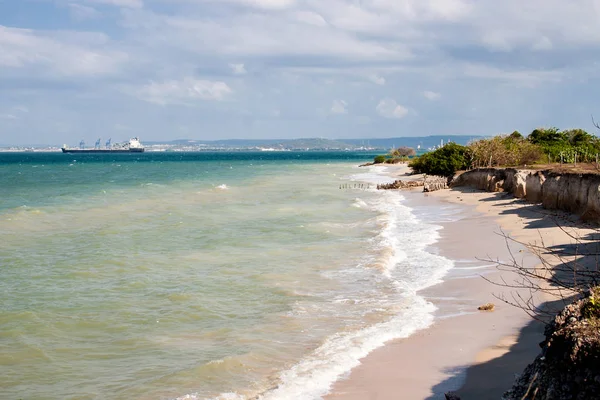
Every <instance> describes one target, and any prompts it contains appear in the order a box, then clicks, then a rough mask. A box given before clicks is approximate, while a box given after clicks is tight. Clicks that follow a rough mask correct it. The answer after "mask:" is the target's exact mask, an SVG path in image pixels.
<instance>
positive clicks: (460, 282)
mask: <svg viewBox="0 0 600 400" xmlns="http://www.w3.org/2000/svg"><path fill="white" fill-rule="evenodd" d="M390 172H392V171H390ZM395 172H396V173H395V174H394V175H392V176H394V177H397V173H398V171H397V170H396V171H395ZM402 194H403V195H404V196H405V197H406V198H407V205H409V206H410V207H411V208H415V209H418V208H419V207H428V206H429V207H435V206H443V205H444V204H445V205H453V206H455V207H460V211H459V214H460V218H459V219H458V220H457V221H452V222H443V223H441V225H442V226H443V229H442V230H441V231H440V236H441V237H440V239H439V240H438V242H437V243H436V244H435V245H433V246H432V247H433V248H432V249H431V250H432V251H436V250H437V251H439V254H440V255H442V256H445V257H447V258H449V259H452V260H454V262H455V266H454V268H453V269H452V270H451V271H450V272H449V273H448V274H447V275H446V276H445V277H444V278H443V282H442V283H440V284H437V285H435V286H432V287H429V288H427V289H424V290H422V291H420V292H419V294H420V295H422V296H423V297H424V298H425V299H426V300H427V301H429V302H432V303H433V304H434V305H435V306H436V307H437V311H436V312H435V321H434V323H433V324H432V326H430V327H429V328H426V329H424V330H421V331H418V332H416V333H415V334H413V335H411V336H410V337H408V338H406V339H399V340H393V341H390V342H388V343H386V344H385V345H384V346H383V347H381V348H379V349H377V350H375V351H373V352H372V353H370V354H369V355H368V356H366V357H365V358H363V359H362V360H361V364H360V365H359V366H358V367H356V368H354V369H353V370H352V371H351V372H350V373H349V374H348V375H346V376H345V377H343V378H342V379H340V380H338V381H337V382H336V383H335V384H334V385H332V387H331V390H330V393H329V394H328V395H327V396H325V397H324V398H325V399H333V400H339V399H344V400H355V399H356V400H358V399H378V400H384V399H398V398H402V399H444V393H445V392H449V391H453V392H456V393H457V394H459V395H460V396H462V398H463V399H467V400H468V399H479V398H500V397H501V395H502V394H503V393H504V392H505V391H506V390H508V389H510V387H511V386H512V384H513V381H514V375H515V374H519V373H521V372H522V371H523V369H524V368H525V366H527V364H529V363H530V362H532V361H533V359H534V358H535V356H536V355H537V354H538V353H539V346H538V343H539V342H540V341H541V340H542V339H543V325H542V324H541V323H539V322H537V321H533V320H532V319H531V318H530V317H529V316H528V315H527V314H526V313H525V312H524V311H523V310H521V309H518V308H515V307H512V306H509V305H507V304H504V303H502V302H501V301H499V300H498V299H496V298H494V297H493V295H492V293H495V294H497V295H502V294H504V295H505V296H507V297H508V296H510V293H511V292H512V291H513V290H507V289H506V288H502V287H500V286H495V285H493V284H491V283H489V282H487V281H486V280H484V279H483V278H481V277H480V276H479V275H480V274H481V275H485V276H486V278H488V279H491V280H493V281H498V280H499V279H500V278H501V277H502V278H503V279H506V280H507V281H510V280H512V279H513V277H511V276H507V273H506V272H505V273H502V274H501V273H500V272H499V271H497V269H496V268H495V265H492V263H490V262H487V263H486V262H484V261H481V260H486V259H496V258H500V259H502V260H507V259H508V258H509V257H511V254H510V252H509V250H508V248H511V249H512V250H511V251H512V254H513V255H516V257H518V258H519V261H520V260H521V259H522V260H523V262H526V263H529V264H528V265H532V266H533V265H537V264H539V259H537V257H535V256H533V255H532V254H531V253H530V252H529V251H528V250H526V249H525V248H524V247H523V246H521V245H519V244H517V243H510V245H509V246H508V247H507V242H506V241H505V239H504V238H503V237H502V236H500V235H498V234H497V233H499V232H500V230H502V231H503V232H505V233H506V234H508V235H510V237H512V238H514V239H516V240H519V241H521V242H524V243H534V242H537V243H540V240H541V238H543V241H544V243H545V244H546V245H548V246H552V245H557V244H560V243H570V242H571V240H570V238H569V237H568V235H567V234H566V233H565V232H563V231H562V230H561V229H560V228H558V227H557V226H556V225H552V224H549V223H548V221H547V218H546V216H547V215H548V214H551V213H549V212H547V211H546V210H543V209H542V208H541V206H538V205H532V204H530V203H526V202H524V201H520V200H516V199H514V198H512V196H511V197H508V196H506V195H505V193H488V192H481V191H476V190H470V189H464V188H461V190H455V189H450V190H442V191H436V192H432V193H422V192H420V191H416V190H413V191H402ZM578 229H582V230H583V231H585V230H586V229H585V228H578ZM540 236H541V238H540ZM478 259H479V261H478ZM469 264H471V266H469ZM473 266H474V268H477V269H472V268H473ZM470 269H471V270H470ZM509 275H510V274H509ZM545 300H547V299H542V298H538V302H540V303H541V302H543V301H545ZM488 302H492V303H494V304H495V305H496V309H495V310H494V311H492V312H482V311H478V310H477V307H478V306H479V305H482V304H484V303H488ZM488 364H489V365H490V366H493V368H492V369H490V368H491V367H490V368H486V367H485V366H486V365H488ZM490 374H491V375H490Z"/></svg>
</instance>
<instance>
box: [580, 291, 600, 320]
mask: <svg viewBox="0 0 600 400" xmlns="http://www.w3.org/2000/svg"><path fill="white" fill-rule="evenodd" d="M581 314H582V315H583V316H584V317H585V318H589V319H594V320H597V319H598V318H600V287H595V288H592V289H591V290H590V297H589V298H588V301H587V302H586V303H585V304H584V305H583V307H582V308H581Z"/></svg>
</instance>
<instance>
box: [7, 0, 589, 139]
mask: <svg viewBox="0 0 600 400" xmlns="http://www.w3.org/2000/svg"><path fill="white" fill-rule="evenodd" d="M599 62H600V1H598V0H570V1H565V0H528V1H523V0H503V1H497V0H495V1H493V0H0V144H31V143H48V144H62V143H68V144H76V143H78V142H79V140H80V139H86V141H88V142H92V141H95V138H97V137H103V138H108V137H112V138H113V140H114V141H120V140H125V139H127V138H129V137H130V136H140V137H141V139H142V140H148V141H149V140H161V139H165V140H169V139H179V138H194V139H227V138H249V139H250V138H256V139H258V138H298V137H326V138H331V139H335V138H369V137H393V136H424V135H435V134H444V135H446V134H447V135H450V134H464V135H491V134H497V133H502V132H511V131H513V130H514V129H518V130H521V131H522V132H525V133H528V132H530V131H531V130H532V129H534V128H536V127H538V126H557V127H559V128H571V127H582V128H584V129H587V130H588V131H590V132H594V129H593V126H592V124H591V118H590V115H591V114H592V113H595V114H597V116H598V119H600V101H598V99H599V97H600V90H599V89H600V85H599V68H598V67H599V66H600V64H599Z"/></svg>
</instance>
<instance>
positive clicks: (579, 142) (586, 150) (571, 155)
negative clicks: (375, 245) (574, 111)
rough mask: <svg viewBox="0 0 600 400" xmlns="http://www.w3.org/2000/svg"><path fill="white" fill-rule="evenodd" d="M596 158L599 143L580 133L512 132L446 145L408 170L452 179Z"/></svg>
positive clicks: (538, 130) (571, 130) (598, 140)
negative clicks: (477, 171) (462, 173)
mask: <svg viewBox="0 0 600 400" xmlns="http://www.w3.org/2000/svg"><path fill="white" fill-rule="evenodd" d="M599 156H600V139H599V138H598V137H596V136H594V135H592V134H589V133H587V132H586V131H584V130H582V129H569V130H564V131H560V130H559V129H557V128H538V129H535V130H534V131H533V132H531V134H530V135H529V136H527V137H523V135H521V133H520V132H518V131H514V132H513V133H511V134H510V135H498V136H494V137H492V138H489V139H481V140H477V141H474V142H471V143H469V145H467V146H460V145H457V144H455V143H448V144H447V145H446V146H444V147H442V148H439V149H437V150H435V151H433V152H430V153H426V154H424V155H422V156H420V157H418V158H415V159H413V160H412V161H411V162H410V164H409V166H410V167H412V169H413V171H415V172H417V173H426V174H429V175H441V176H451V175H453V174H454V173H455V172H456V171H458V170H463V169H468V168H481V167H511V166H527V165H532V164H537V163H552V162H561V163H576V162H597V161H598V157H599Z"/></svg>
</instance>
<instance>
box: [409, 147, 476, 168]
mask: <svg viewBox="0 0 600 400" xmlns="http://www.w3.org/2000/svg"><path fill="white" fill-rule="evenodd" d="M470 158H471V157H470V150H469V148H468V147H465V146H461V145H459V144H456V143H448V144H446V145H445V146H443V147H441V148H439V149H437V150H435V151H432V152H431V153H425V154H423V155H422V156H420V157H418V158H414V159H413V160H412V161H411V162H410V164H408V166H409V167H411V168H412V169H413V171H414V172H416V173H423V174H428V175H439V176H452V175H454V173H455V172H456V171H458V170H461V169H467V168H469V167H470V166H471V163H470Z"/></svg>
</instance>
